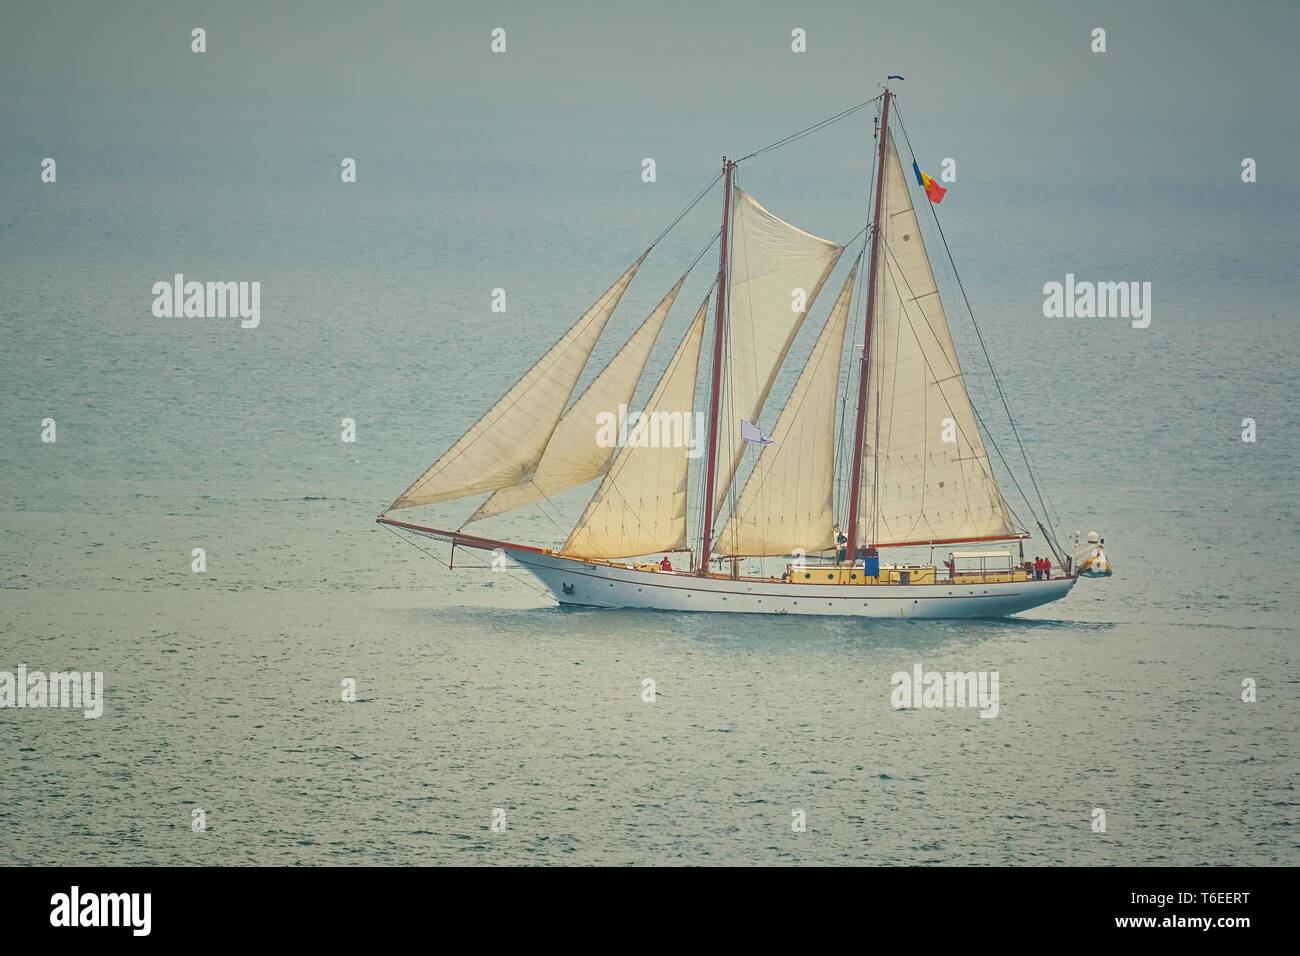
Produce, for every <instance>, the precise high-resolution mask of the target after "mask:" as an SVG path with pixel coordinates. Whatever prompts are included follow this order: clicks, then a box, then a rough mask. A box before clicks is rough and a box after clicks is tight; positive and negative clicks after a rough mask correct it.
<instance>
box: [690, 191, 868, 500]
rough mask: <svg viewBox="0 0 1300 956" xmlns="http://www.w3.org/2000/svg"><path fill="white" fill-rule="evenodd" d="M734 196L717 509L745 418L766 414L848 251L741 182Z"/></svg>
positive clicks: (741, 447)
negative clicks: (775, 211) (808, 320)
mask: <svg viewBox="0 0 1300 956" xmlns="http://www.w3.org/2000/svg"><path fill="white" fill-rule="evenodd" d="M733 196H734V205H733V208H734V210H735V212H734V213H733V214H732V224H731V283H730V286H729V292H728V297H727V314H728V320H727V339H726V378H725V379H724V382H725V387H724V388H723V390H722V412H721V414H720V416H719V417H718V430H719V435H718V480H717V485H716V487H715V489H714V511H713V513H714V514H715V515H716V514H719V513H720V509H721V506H722V502H723V501H724V499H725V498H726V496H727V490H728V488H730V486H731V481H732V479H733V478H734V477H735V474H736V469H737V467H739V465H740V459H741V457H742V456H743V455H744V453H745V444H744V442H743V441H742V440H741V437H740V422H741V419H744V420H745V421H747V422H757V421H758V418H759V413H760V412H762V410H763V405H764V403H765V402H766V401H767V395H768V393H769V392H770V391H771V390H772V383H773V382H775V381H776V375H777V372H779V371H780V370H781V363H782V362H784V361H785V356H786V353H787V352H789V351H790V346H791V345H792V344H794V339H795V336H796V335H798V333H799V327H800V326H801V325H802V324H803V320H804V317H805V316H806V315H807V314H808V310H809V309H811V308H812V305H813V302H814V301H816V299H817V293H819V292H820V291H821V288H822V286H823V285H824V284H825V282H826V279H827V278H828V277H829V276H830V274H831V270H832V269H834V268H835V263H836V262H838V261H839V258H840V253H842V252H843V251H844V247H843V246H837V245H836V244H835V243H833V242H829V241H827V240H825V239H818V238H817V237H816V236H814V235H810V234H809V233H806V232H804V231H803V230H802V229H799V228H798V227H796V226H792V225H790V223H788V222H786V221H785V220H783V219H778V218H777V217H776V216H774V215H772V214H771V213H770V212H768V211H767V210H766V209H764V208H763V207H762V206H760V205H759V204H758V203H757V202H756V201H755V200H754V197H753V196H751V195H749V194H748V193H746V192H744V191H742V190H741V189H739V188H736V189H735V191H734V193H733Z"/></svg>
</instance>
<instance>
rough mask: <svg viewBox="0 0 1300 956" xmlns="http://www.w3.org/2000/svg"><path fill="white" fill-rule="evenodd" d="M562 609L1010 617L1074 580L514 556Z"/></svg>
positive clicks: (1056, 596) (1057, 595) (1054, 596)
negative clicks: (858, 580)
mask: <svg viewBox="0 0 1300 956" xmlns="http://www.w3.org/2000/svg"><path fill="white" fill-rule="evenodd" d="M506 553H507V554H508V555H509V557H510V559H511V560H512V561H515V562H517V563H518V564H520V565H521V566H522V567H524V568H527V569H528V570H529V571H531V572H532V574H533V575H534V576H535V577H536V578H537V579H538V580H539V581H541V582H542V583H543V584H544V585H546V586H547V587H548V588H549V589H550V591H551V593H552V594H554V595H555V599H556V600H557V601H559V602H560V603H561V604H573V605H580V606H584V607H603V608H654V609H657V610H663V611H725V612H730V613H733V614H820V615H835V616H842V617H880V618H898V617H902V618H962V617H1005V616H1006V615H1008V614H1015V613H1016V612H1017V611H1025V610H1028V609H1029V608H1032V607H1038V606H1039V605H1040V604H1048V603H1050V602H1052V601H1058V600H1060V599H1061V598H1063V597H1065V596H1066V595H1067V594H1068V593H1069V592H1070V588H1072V587H1074V584H1075V580H1076V579H1075V578H1054V579H1052V580H1049V581H1017V582H1010V583H1001V584H963V583H961V582H958V583H955V584H949V583H947V582H941V583H939V584H904V585H879V584H789V583H783V582H779V581H755V580H744V579H742V580H739V581H732V580H729V579H726V578H701V577H697V576H695V575H691V574H684V573H673V572H663V571H637V570H634V569H632V568H616V567H611V566H609V565H605V564H592V563H588V562H586V561H579V560H575V559H573V558H563V557H560V556H558V555H553V554H537V553H535V552H531V551H515V550H513V549H510V548H507V549H506Z"/></svg>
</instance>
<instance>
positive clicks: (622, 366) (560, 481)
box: [469, 276, 686, 521]
mask: <svg viewBox="0 0 1300 956" xmlns="http://www.w3.org/2000/svg"><path fill="white" fill-rule="evenodd" d="M685 281H686V276H682V277H681V278H680V279H678V280H677V284H676V285H675V286H673V287H672V289H670V290H669V292H668V294H667V295H666V296H664V298H663V301H662V302H660V303H659V305H658V306H656V307H655V310H654V311H653V312H651V313H650V317H649V318H647V319H646V320H645V321H644V322H643V323H641V327H640V328H639V329H637V330H636V332H634V333H633V335H632V337H631V338H630V339H628V341H627V344H626V345H624V346H623V348H622V349H620V350H619V352H618V354H617V355H615V356H614V358H613V359H611V360H610V363H609V364H608V365H606V366H605V368H604V370H603V371H601V373H600V374H599V375H598V376H596V380H595V381H593V382H592V383H591V384H590V385H589V386H587V389H586V391H584V392H583V393H582V395H581V396H580V397H579V398H578V400H577V401H576V402H574V403H573V406H572V407H571V408H570V409H569V410H568V411H567V412H565V413H564V417H563V418H561V419H560V423H559V424H558V425H556V426H555V432H554V433H553V434H552V435H551V440H550V442H549V443H548V444H547V446H546V450H545V451H544V452H543V454H542V458H541V461H539V462H538V463H537V468H536V470H535V471H534V472H533V474H532V475H531V476H530V477H528V478H526V479H524V480H523V481H520V482H518V483H517V484H513V485H509V486H508V487H505V488H502V489H500V490H499V491H497V492H496V494H494V495H493V496H492V497H491V498H489V499H488V500H487V501H485V502H484V503H483V504H482V505H481V506H480V507H479V509H478V511H476V512H474V514H473V515H471V516H470V519H469V520H470V521H477V520H478V519H480V518H487V517H490V516H492V515H496V514H501V513H502V512H505V511H511V510H513V509H515V508H522V507H524V506H525V505H530V504H532V503H533V502H534V501H540V500H541V499H543V498H549V497H551V496H552V495H558V494H560V493H561V492H564V491H568V490H569V489H570V488H576V487H577V486H578V485H580V484H583V483H584V482H587V481H590V480H591V479H593V478H598V477H599V476H600V475H602V474H604V473H605V470H606V469H607V468H608V467H609V463H610V460H611V459H612V458H613V457H614V452H615V450H616V449H615V448H614V446H613V445H607V446H603V445H602V444H601V443H599V442H598V441H597V428H596V423H597V416H598V415H601V414H611V415H617V414H618V410H619V408H620V407H621V406H623V407H625V406H627V404H628V403H629V402H631V401H632V396H633V394H635V392H636V386H637V383H638V382H640V381H641V373H642V372H644V371H645V363H646V360H647V359H648V358H649V357H650V350H651V349H652V348H654V344H655V342H656V341H657V340H658V338H659V332H660V330H661V329H662V328H663V324H664V319H665V318H666V317H667V315H668V312H669V310H670V309H672V307H673V302H674V301H675V300H676V299H677V293H678V292H680V291H681V288H682V283H684V282H685Z"/></svg>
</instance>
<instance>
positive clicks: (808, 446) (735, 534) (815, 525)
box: [714, 263, 858, 555]
mask: <svg viewBox="0 0 1300 956" xmlns="http://www.w3.org/2000/svg"><path fill="white" fill-rule="evenodd" d="M857 275H858V264H857V263H854V265H853V269H852V270H851V271H850V272H849V276H848V279H846V280H845V282H844V288H843V289H841V290H840V294H839V298H837V299H836V300H835V305H834V306H833V307H832V308H831V314H830V317H829V318H828V319H827V320H826V325H825V326H824V327H823V328H822V331H821V334H820V335H819V336H818V337H817V342H816V344H815V345H814V346H813V350H812V354H811V355H810V356H808V362H807V364H805V365H804V368H803V372H802V373H801V374H800V375H799V380H798V381H797V382H795V385H794V390H793V391H792V392H791V393H790V399H789V401H787V402H786V404H785V408H784V410H782V412H781V417H780V418H779V419H777V422H776V428H775V429H773V431H772V436H771V438H772V444H770V445H765V446H764V447H763V451H762V452H761V453H760V454H759V456H758V461H757V462H756V463H755V464H754V470H753V471H752V472H751V473H750V476H749V480H748V481H747V482H746V483H745V489H744V491H742V492H741V494H740V499H739V500H738V501H737V502H736V507H735V509H734V511H733V512H732V514H731V518H730V520H729V521H728V522H727V524H726V527H724V528H723V530H722V533H721V534H719V535H718V540H717V543H716V545H715V546H714V551H715V552H716V553H718V554H720V555H723V554H727V555H774V554H790V553H791V552H792V551H794V550H795V549H796V548H802V549H803V550H804V551H807V552H809V553H811V552H813V551H820V550H823V549H825V548H829V547H832V546H833V544H834V542H833V540H832V537H833V535H832V525H833V524H834V514H835V512H834V503H833V497H834V492H835V400H836V396H837V393H838V390H839V374H840V356H841V353H842V352H843V349H844V331H845V329H846V328H847V326H848V320H849V306H850V304H851V302H852V300H853V285H854V280H855V279H856V278H857Z"/></svg>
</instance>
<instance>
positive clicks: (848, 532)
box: [844, 87, 890, 564]
mask: <svg viewBox="0 0 1300 956" xmlns="http://www.w3.org/2000/svg"><path fill="white" fill-rule="evenodd" d="M889 98H890V92H889V88H888V87H886V88H885V97H884V104H883V105H882V106H881V108H880V147H879V151H878V154H877V156H876V211H875V214H874V215H873V216H872V219H871V262H870V264H869V267H868V272H867V330H866V333H865V334H864V335H863V338H862V359H861V367H860V368H859V369H858V413H857V418H856V421H855V423H854V426H853V475H852V477H851V478H850V479H849V526H848V528H846V529H845V536H846V537H847V538H848V543H847V544H846V545H845V554H844V557H845V558H846V559H847V560H848V561H849V563H850V564H852V563H853V561H854V559H855V556H856V555H857V546H858V541H857V537H858V498H859V495H860V492H861V488H862V444H863V442H864V440H865V438H866V436H865V435H864V432H865V431H866V421H867V388H868V386H869V384H870V383H869V382H868V378H869V375H868V371H869V369H870V368H871V362H870V359H871V322H872V319H873V318H874V317H875V311H876V259H877V252H878V251H879V249H880V207H881V200H882V199H883V192H884V188H883V187H884V183H885V137H886V135H887V134H888V132H889Z"/></svg>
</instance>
